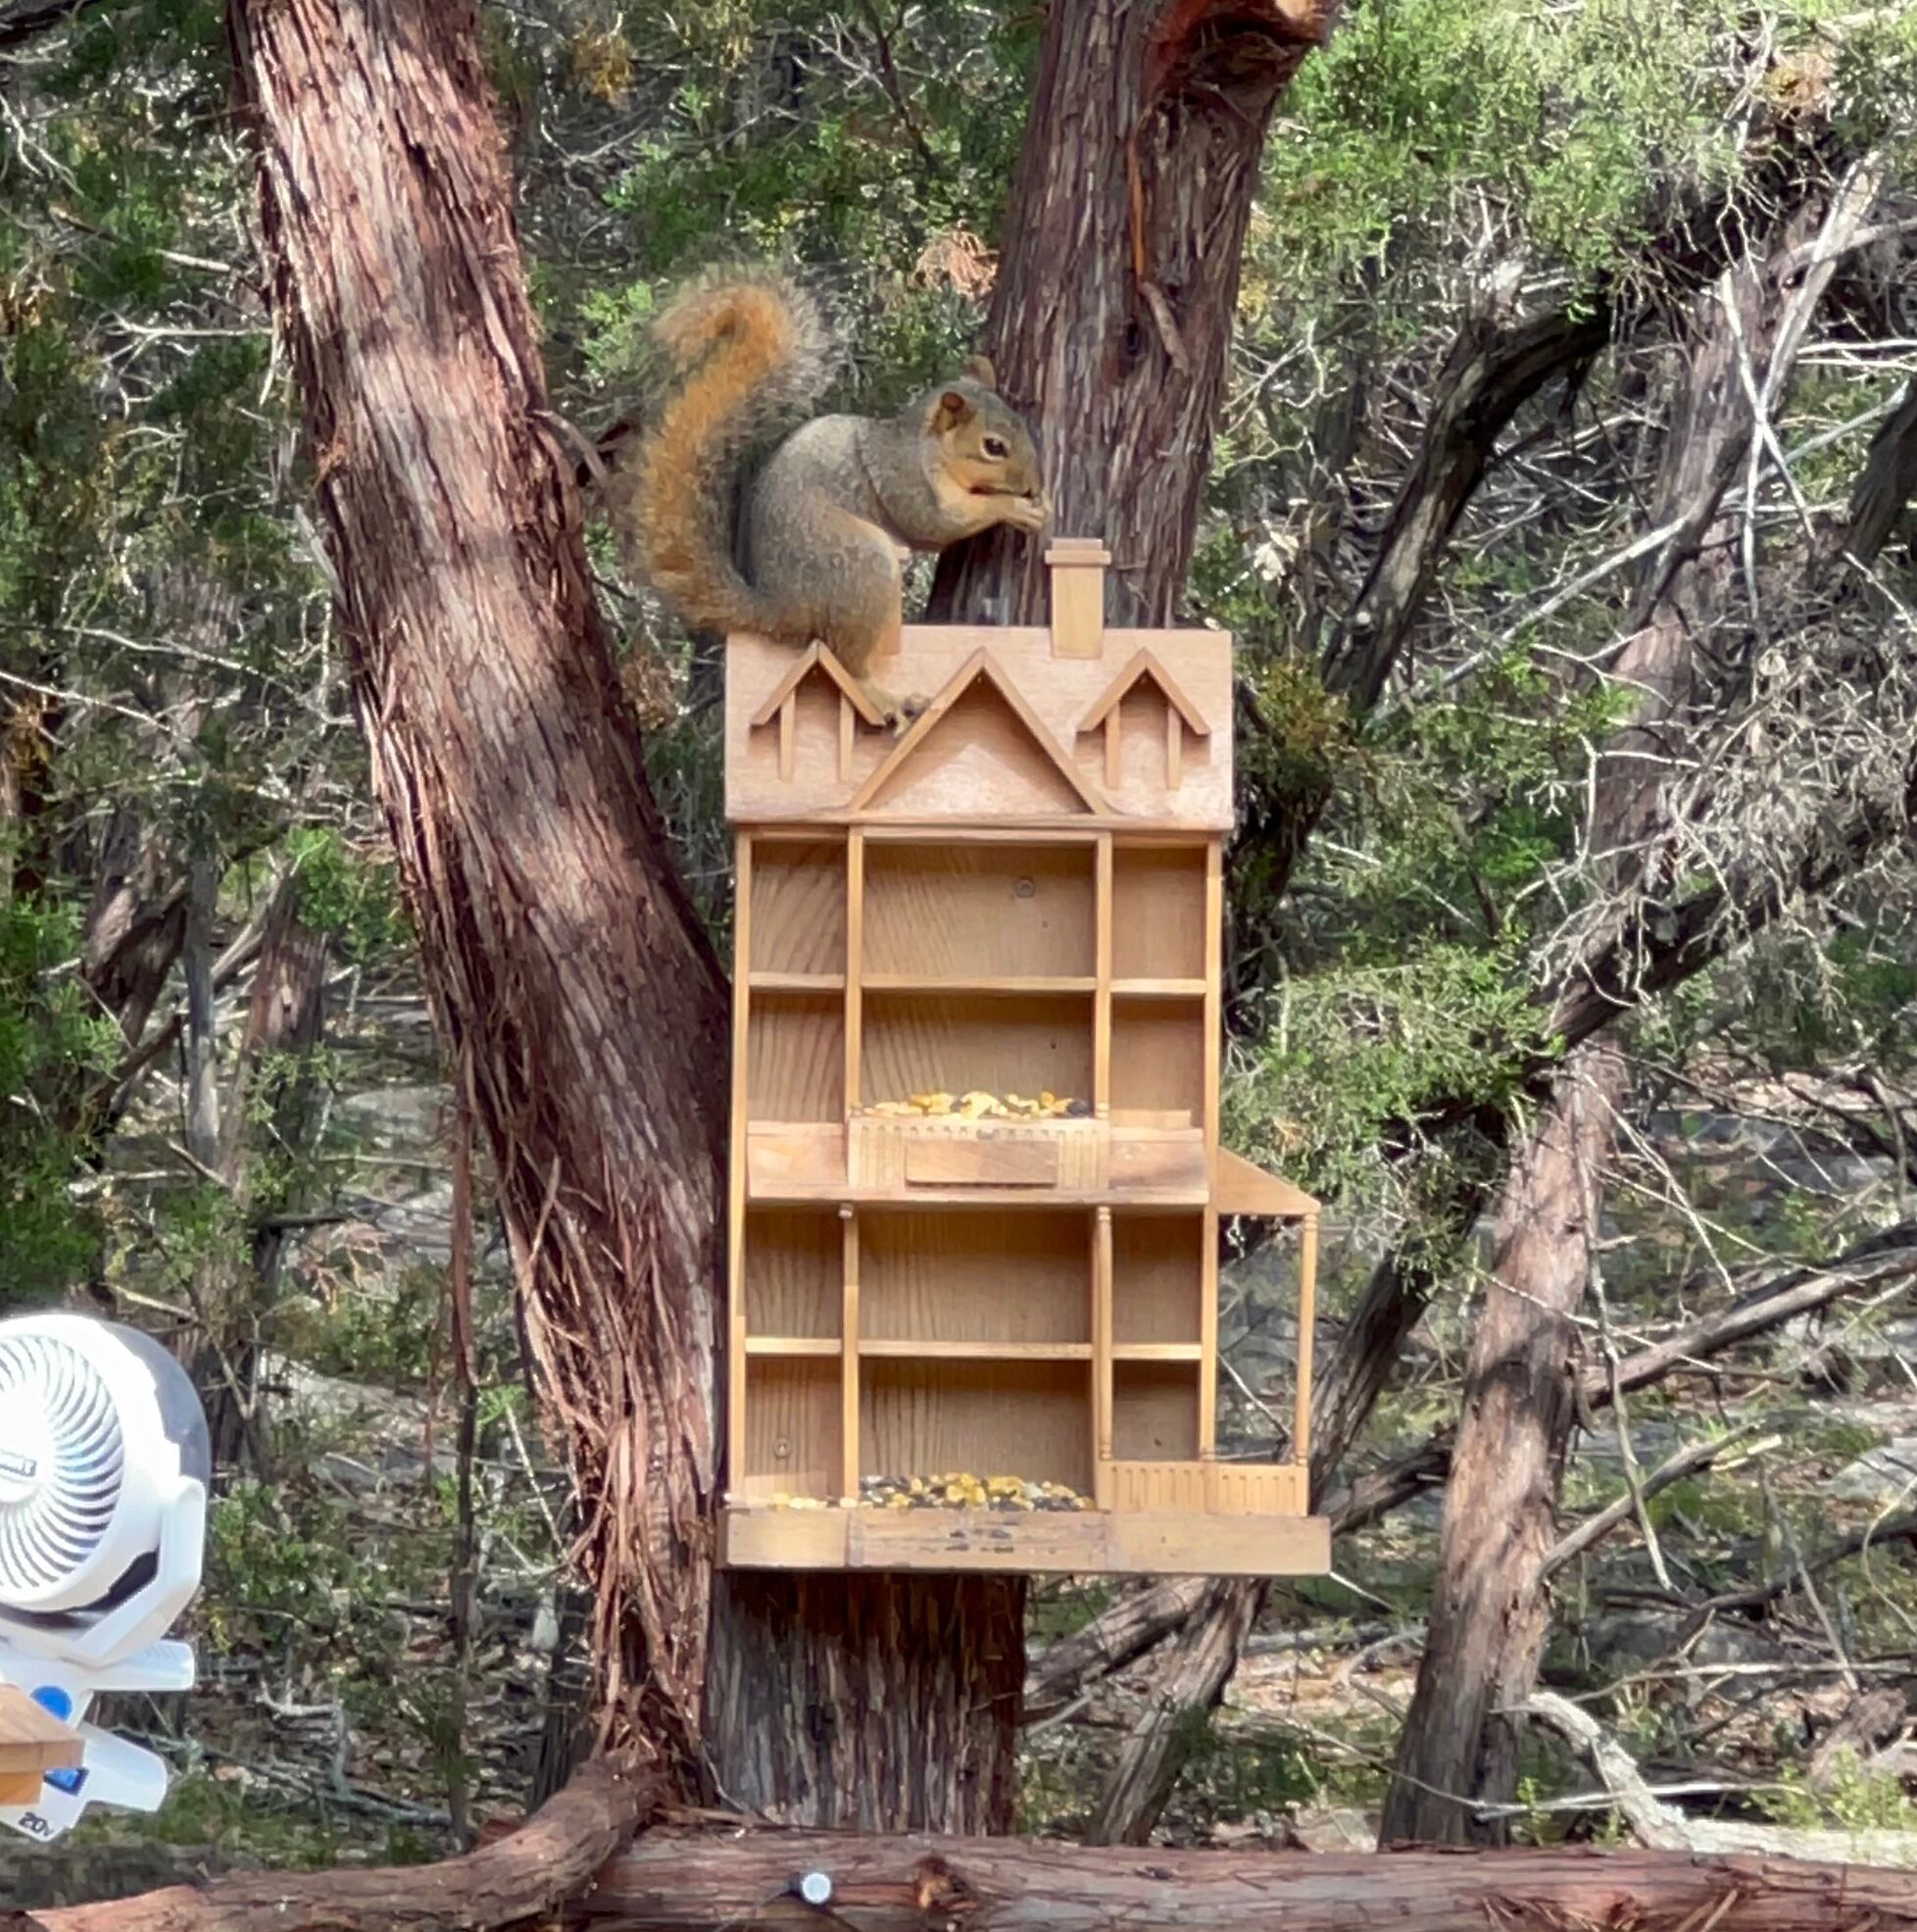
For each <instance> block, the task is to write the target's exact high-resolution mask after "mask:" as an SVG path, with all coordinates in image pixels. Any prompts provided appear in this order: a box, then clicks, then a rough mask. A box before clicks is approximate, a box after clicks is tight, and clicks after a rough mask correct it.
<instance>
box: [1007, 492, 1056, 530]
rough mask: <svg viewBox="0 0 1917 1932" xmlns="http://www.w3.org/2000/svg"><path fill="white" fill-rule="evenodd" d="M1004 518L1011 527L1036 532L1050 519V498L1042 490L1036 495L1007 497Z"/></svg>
mask: <svg viewBox="0 0 1917 1932" xmlns="http://www.w3.org/2000/svg"><path fill="white" fill-rule="evenodd" d="M1005 520H1006V521H1007V522H1008V523H1009V524H1010V525H1011V526H1012V528H1013V529H1017V530H1030V531H1032V532H1033V533H1034V534H1036V533H1037V532H1038V531H1040V530H1042V529H1044V528H1045V526H1046V524H1048V523H1049V522H1051V520H1052V499H1051V498H1050V497H1049V496H1047V495H1046V494H1045V492H1044V491H1043V490H1040V491H1039V492H1038V494H1037V495H1036V496H1013V497H1008V498H1007V499H1006V509H1005Z"/></svg>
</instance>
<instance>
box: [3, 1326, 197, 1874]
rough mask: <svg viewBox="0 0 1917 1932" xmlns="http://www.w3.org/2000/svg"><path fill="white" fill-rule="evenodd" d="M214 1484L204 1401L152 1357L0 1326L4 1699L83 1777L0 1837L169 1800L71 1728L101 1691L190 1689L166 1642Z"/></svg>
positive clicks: (121, 1757) (87, 1335) (150, 1346)
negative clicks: (99, 1805)
mask: <svg viewBox="0 0 1917 1932" xmlns="http://www.w3.org/2000/svg"><path fill="white" fill-rule="evenodd" d="M210 1468H211V1456H210V1452H209V1446H208V1441H207V1425H206V1415H205V1413H204V1412H203V1411H202V1410H201V1408H200V1401H199V1397H198V1396H197V1395H196V1394H195V1393H194V1389H193V1384H192V1382H191V1380H190V1379H189V1378H188V1376H187V1374H186V1371H185V1370H184V1369H183V1368H181V1367H180V1365H179V1363H178V1362H175V1361H174V1360H173V1359H172V1356H170V1355H168V1354H167V1352H166V1351H165V1350H164V1349H162V1348H161V1347H160V1346H159V1345H158V1344H157V1343H156V1342H154V1341H152V1340H150V1339H149V1338H148V1337H147V1336H145V1335H142V1334H140V1333H139V1332H138V1331H137V1330H135V1329H131V1328H123V1327H121V1326H119V1325H118V1324H116V1323H113V1322H106V1321H96V1320H93V1319H90V1318H89V1317H87V1316H85V1315H75V1314H29V1315H19V1316H16V1317H14V1318H12V1319H10V1320H0V1682H6V1683H9V1684H13V1685H15V1686H16V1687H17V1688H19V1689H22V1690H25V1691H26V1692H27V1694H28V1695H29V1696H31V1697H34V1698H36V1699H37V1700H38V1701H39V1702H40V1703H41V1704H42V1705H43V1706H45V1707H46V1709H49V1710H51V1711H52V1712H53V1713H54V1714H55V1715H56V1716H59V1717H62V1718H65V1719H68V1720H71V1721H73V1722H74V1723H75V1724H76V1725H77V1726H78V1728H79V1731H80V1734H81V1736H82V1737H83V1738H85V1740H86V1762H85V1765H84V1767H83V1768H82V1769H81V1770H79V1771H76V1772H57V1773H51V1774H49V1777H48V1780H47V1784H46V1786H45V1788H44V1789H43V1791H42V1794H41V1796H42V1800H43V1801H44V1802H42V1803H41V1804H38V1805H36V1806H32V1807H25V1808H13V1809H0V1823H5V1824H11V1825H13V1826H14V1827H15V1829H17V1830H22V1831H25V1832H28V1833H29V1834H30V1835H31V1836H33V1837H37V1838H49V1837H54V1836H57V1835H58V1834H59V1832H61V1831H64V1830H65V1829H66V1827H67V1826H68V1825H69V1824H71V1823H72V1822H73V1821H74V1818H76V1817H77V1816H78V1814H79V1811H80V1810H81V1808H83V1807H84V1806H85V1805H86V1804H88V1803H94V1802H106V1803H120V1804H127V1805H133V1806H136V1807H138V1808H141V1809H150V1808H152V1807H153V1806H154V1805H156V1804H157V1803H158V1802H159V1799H160V1796H161V1795H162V1794H164V1792H165V1790H166V1770H165V1766H164V1765H163V1764H162V1763H161V1762H160V1760H159V1759H156V1758H154V1757H153V1756H152V1754H151V1753H149V1752H145V1751H142V1750H140V1749H139V1748H138V1747H137V1746H134V1745H131V1744H128V1743H125V1742H124V1741H123V1740H121V1739H118V1738H114V1737H111V1736H109V1735H108V1734H107V1733H105V1732H102V1731H98V1730H96V1729H94V1728H93V1727H92V1726H90V1725H86V1724H80V1723H79V1719H80V1718H82V1717H83V1716H84V1715H85V1713H86V1709H87V1707H88V1706H89V1705H90V1704H91V1703H92V1701H93V1697H94V1695H95V1693H97V1692H99V1691H107V1690H187V1689H190V1688H191V1686H192V1683H193V1676H194V1671H193V1654H192V1652H191V1650H190V1649H189V1648H188V1647H187V1646H186V1645H184V1644H179V1643H169V1642H163V1641H161V1639H162V1638H163V1637H164V1634H165V1632H166V1630H167V1628H168V1626H169V1625H171V1624H172V1621H173V1619H174V1618H175V1617H177V1616H178V1615H179V1613H180V1611H181V1610H184V1609H185V1608H186V1606H187V1604H188V1602H189V1601H190V1600H191V1598H192V1596H193V1593H194V1591H195V1590H197V1589H198V1588H199V1584H200V1563H201V1558H202V1554H203V1552H204V1549H205V1542H206V1511H207V1478H208V1475H209V1472H210ZM82 1792H84V1794H85V1795H84V1796H83V1797H82V1796H81V1794H82Z"/></svg>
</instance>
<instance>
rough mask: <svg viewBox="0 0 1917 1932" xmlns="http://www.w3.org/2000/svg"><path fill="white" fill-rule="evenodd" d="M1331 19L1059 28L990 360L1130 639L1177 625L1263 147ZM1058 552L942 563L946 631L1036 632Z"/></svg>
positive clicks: (1103, 15) (1160, 3)
mask: <svg viewBox="0 0 1917 1932" xmlns="http://www.w3.org/2000/svg"><path fill="white" fill-rule="evenodd" d="M1337 11H1338V0H1243V3H1242V4H1238V5H1231V6H1227V5H1225V4H1222V0H1077V4H1074V5H1072V6H1057V7H1053V8H1051V9H1049V10H1048V12H1047V16H1046V26H1045V44H1044V48H1043V51H1042V53H1041V56H1040V66H1039V75H1038V85H1037V89H1036V91H1035V93H1034V95H1033V98H1032V110H1031V117H1030V119H1029V121H1028V122H1027V124H1026V127H1025V143H1024V148H1023V150H1022V152H1021V153H1020V155H1019V159H1018V173H1017V175H1016V177H1015V178H1014V180H1013V182H1012V188H1011V197H1010V202H1009V206H1008V211H1007V215H1006V233H1005V243H1004V247H1003V250H1002V251H1001V256H1000V267H999V278H998V284H997V286H996V288H995V289H994V291H993V296H992V315H991V320H990V322H989V323H988V324H987V327H986V340H985V347H986V350H987V352H988V353H989V354H990V355H991V357H992V359H993V363H994V366H995V368H996V370H997V372H998V376H999V383H1000V386H1001V388H1002V389H1003V390H1004V391H1005V393H1006V395H1007V397H1008V399H1010V400H1011V401H1012V402H1014V403H1015V404H1017V405H1018V406H1019V407H1021V408H1023V409H1026V410H1028V411H1030V412H1031V414H1032V417H1033V419H1034V427H1035V429H1036V431H1037V435H1038V442H1039V450H1040V454H1041V456H1042V458H1043V461H1044V465H1045V479H1046V484H1047V487H1048V488H1049V489H1050V491H1051V494H1052V500H1053V503H1054V505H1055V506H1056V513H1055V516H1054V518H1053V528H1054V529H1055V530H1056V531H1057V532H1058V533H1059V534H1060V535H1062V536H1102V537H1103V538H1104V539H1105V541H1106V547H1107V548H1108V549H1109V550H1110V552H1111V555H1112V569H1111V570H1110V571H1109V573H1108V574H1107V576H1106V583H1107V585H1108V586H1109V589H1108V591H1107V599H1106V601H1107V605H1108V607H1109V616H1110V619H1111V621H1112V622H1113V623H1116V624H1145V625H1155V624H1165V623H1169V622H1171V621H1172V620H1173V614H1174V612H1175V611H1176V610H1177V607H1178V603H1179V599H1180V598H1181V597H1182V596H1183V594H1184V589H1185V573H1186V570H1187V569H1188V568H1189V567H1190V564H1191V561H1192V540H1193V536H1194V533H1195V532H1196V530H1197V527H1198V516H1199V507H1200V503H1201V500H1202V497H1203V493H1204V480H1205V471H1206V469H1207V467H1208V465H1209V462H1210V457H1211V431H1212V424H1213V421H1214V420H1215V418H1216V416H1217V410H1218V402H1219V399H1220V397H1221V396H1222V395H1223V393H1224V386H1225V377H1226V372H1227V364H1228V355H1229V351H1230V347H1231V325H1232V315H1233V310H1234V309H1235V307H1236V305H1237V301H1238V282H1239V272H1240V269H1241V267H1242V263H1243V256H1244V248H1245V231H1246V227H1247V224H1248V223H1250V221H1251V216H1252V200H1253V195H1254V193H1255V192H1256V189H1257V178H1258V161H1259V158H1260V156H1261V155H1262V153H1263V151H1264V136H1265V129H1266V127H1267V126H1268V125H1269V124H1270V122H1271V116H1272V111H1273V110H1274V109H1275V108H1276V106H1277V104H1278V99H1279V96H1280V95H1281V94H1282V93H1283V92H1284V90H1285V87H1286V85H1287V83H1288V82H1289V81H1290V80H1291V77H1292V75H1293V74H1296V73H1297V72H1298V69H1299V67H1300V66H1301V65H1302V63H1303V60H1304V57H1305V56H1306V54H1307V53H1309V51H1310V50H1311V49H1312V48H1313V47H1314V46H1316V45H1317V44H1318V43H1319V41H1320V40H1322V39H1323V37H1324V36H1325V34H1326V33H1327V32H1328V31H1329V29H1330V26H1331V23H1332V20H1333V18H1334V17H1335V16H1336V14H1337ZM1044 558H1045V545H1044V542H1043V541H1038V542H1034V541H1033V540H1031V539H1030V538H1028V537H1024V536H1020V535H1016V534H1013V533H1012V532H1010V531H1007V530H1000V531H994V532H992V533H990V534H988V535H987V536H985V537H982V538H980V539H979V540H978V541H977V542H975V543H971V544H967V545H964V546H963V547H961V548H960V549H959V550H955V551H951V552H948V553H947V556H946V558H945V561H944V562H943V564H942V565H941V567H940V570H939V575H938V581H937V585H936V587H935V589H934V591H933V611H934V614H935V615H936V616H938V617H939V618H941V619H955V620H959V621H965V622H973V623H980V622H1002V623H1004V622H1021V621H1022V622H1031V621H1034V620H1036V619H1038V618H1039V617H1040V616H1041V614H1042V613H1043V612H1044V609H1045V601H1046V591H1045V561H1044Z"/></svg>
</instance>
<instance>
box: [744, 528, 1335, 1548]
mask: <svg viewBox="0 0 1917 1932" xmlns="http://www.w3.org/2000/svg"><path fill="white" fill-rule="evenodd" d="M1109 561H1110V559H1109V558H1108V557H1107V555H1106V552H1105V551H1104V549H1103V548H1102V547H1101V546H1100V545H1099V544H1097V543H1088V542H1083V541H1069V540H1059V541H1057V542H1055V543H1054V544H1053V545H1052V547H1051V548H1050V550H1049V551H1048V553H1047V562H1048V564H1049V565H1050V567H1051V570H1052V593H1053V594H1052V610H1053V620H1052V623H1051V625H1050V627H1049V628H1036V627H1034V628H1011V627H1007V628H997V627H990V626H984V627H981V626H972V625H939V624H924V625H912V626H909V627H907V629H906V630H905V631H904V633H903V635H902V636H901V639H900V642H899V646H898V649H897V651H896V652H895V653H894V654H893V655H892V656H890V657H886V658H880V659H878V660H876V661H875V662H874V663H873V665H872V668H871V676H872V680H873V682H874V683H875V684H877V685H879V686H880V687H882V688H884V689H886V690H889V691H892V692H895V693H897V694H899V695H900V696H901V697H908V696H915V697H918V698H921V699H922V700H923V701H924V704H923V709H922V710H921V711H920V712H919V714H918V716H917V717H916V718H915V719H914V721H913V722H912V723H911V724H910V726H909V728H908V729H907V730H906V731H904V732H903V734H899V733H895V732H894V731H892V730H891V729H890V728H888V727H887V726H886V725H885V724H884V723H883V722H882V720H881V719H880V718H879V715H878V713H877V711H876V709H875V708H874V707H873V706H872V705H871V704H870V702H869V701H868V700H867V699H866V698H865V695H864V693H863V691H862V690H860V687H859V686H858V685H857V684H855V683H854V682H853V681H852V680H851V679H850V678H848V677H846V676H845V674H844V673H843V671H842V670H841V669H840V667H839V666H838V664H837V663H836V662H835V661H834V660H833V659H832V657H831V656H830V655H829V654H825V653H821V652H819V651H817V650H813V651H809V652H807V653H805V654H804V655H803V656H800V657H798V658H795V657H794V655H793V653H792V652H791V650H790V649H786V648H781V647H778V646H775V645H772V644H769V643H767V642H765V641H764V640H763V639H761V638H756V637H751V636H736V637H734V638H732V639H731V640H730V642H729V644H728V646H727V654H726V709H725V789H726V816H727V818H728V820H729V821H730V822H731V824H732V825H733V827H734V828H735V832H736V836H737V852H738V872H737V904H738V915H737V928H736V947H737V958H736V977H735V980H734V988H735V991H734V1000H733V1073H732V1080H733V1084H732V1158H731V1221H730V1244H729V1292H730V1350H729V1362H728V1374H727V1382H728V1396H729V1401H728V1410H727V1413H728V1425H727V1445H726V1447H727V1455H728V1459H729V1487H728V1494H727V1498H726V1508H725V1511H724V1541H723V1554H724V1560H726V1561H727V1562H729V1563H731V1564H733V1565H735V1566H740V1567H761V1568H763V1567H770V1568H791V1569H930V1570H968V1569H969V1570H1083V1571H1097V1570H1121V1571H1162V1572H1181V1571H1184V1572H1201V1573H1217V1574H1231V1575H1251V1576H1258V1575H1278V1574H1292V1575H1297V1574H1316V1573H1321V1572H1323V1571H1324V1570H1325V1569H1327V1568H1328V1567H1329V1563H1330V1538H1329V1534H1328V1527H1327V1525H1326V1523H1325V1521H1324V1520H1323V1519H1322V1518H1320V1517H1315V1516H1313V1515H1311V1514H1310V1512H1309V1497H1308V1495H1307V1491H1306V1459H1307V1457H1308V1455H1309V1413H1310V1376H1311V1316H1312V1293H1313V1285H1314V1274H1315V1270H1316V1251H1317V1212H1318V1210H1317V1203H1316V1202H1315V1201H1313V1200H1311V1199H1310V1197H1309V1196H1307V1195H1305V1194H1303V1193H1301V1192H1300V1191H1299V1190H1298V1189H1297V1188H1295V1187H1293V1186H1292V1185H1290V1183H1288V1182H1286V1181H1284V1180H1281V1179H1279V1178H1278V1177H1277V1176H1275V1175H1272V1174H1267V1173H1263V1172H1261V1171H1259V1170H1258V1169H1257V1168H1255V1167H1253V1165H1251V1164H1250V1163H1248V1162H1246V1161H1243V1160H1241V1159H1240V1158H1239V1157H1238V1156H1236V1155H1234V1154H1231V1153H1228V1152H1226V1151H1225V1150H1224V1149H1222V1148H1221V1147H1220V1146H1219V1145H1218V1072H1219V1049H1220V1041H1221V1031H1222V1028H1221V1022H1220V1010H1219V980H1220V953H1221V948H1222V919H1221V904H1220V876H1221V863H1222V857H1223V850H1224V841H1225V838H1226V836H1227V834H1228V833H1229V832H1230V830H1231V823H1232V733H1231V725H1232V669H1231V639H1230V637H1229V636H1228V635H1227V634H1225V633H1224V632H1222V631H1216V630H1151V631H1129V630H1107V629H1106V626H1105V623H1104V617H1103V612H1104V571H1105V567H1106V565H1107V564H1108V563H1109ZM967 1094H976V1095H980V1096H984V1095H991V1096H997V1097H999V1098H1000V1099H1001V1100H1002V1101H1006V1100H1007V1097H1008V1096H1013V1095H1016V1096H1020V1097H1024V1098H1023V1101H1022V1102H1021V1106H1022V1107H1023V1108H1025V1109H1026V1110H1029V1105H1030V1102H1031V1101H1033V1100H1036V1099H1040V1098H1041V1097H1043V1096H1046V1095H1050V1096H1052V1097H1053V1103H1052V1105H1053V1108H1054V1109H1055V1110H1056V1109H1058V1108H1060V1107H1061V1105H1062V1103H1063V1102H1064V1101H1065V1100H1066V1099H1067V1098H1068V1099H1069V1100H1070V1101H1071V1102H1073V1103H1074V1105H1073V1106H1072V1108H1071V1109H1070V1112H1069V1114H1068V1115H1058V1116H1057V1117H1053V1116H1051V1115H1048V1116H1047V1117H1029V1115H1028V1111H1027V1112H1020V1113H1018V1114H1014V1115H1011V1116H1009V1117H1008V1116H1002V1115H996V1114H993V1115H979V1116H976V1117H967V1116H966V1115H965V1113H964V1111H963V1109H962V1107H961V1106H960V1105H959V1102H960V1101H961V1100H962V1097H964V1096H965V1095H967ZM926 1095H949V1096H952V1097H953V1111H952V1112H950V1113H945V1112H936V1113H933V1114H930V1115H927V1114H923V1113H911V1112H907V1111H905V1105H904V1104H906V1103H909V1102H910V1101H911V1100H912V1097H914V1096H920V1097H923V1096H926ZM1007 1104H1008V1105H1010V1104H1011V1103H1009V1102H1008V1101H1007ZM932 1105H933V1106H935V1107H936V1103H932ZM975 1105H976V1103H975ZM1227 1214H1263V1215H1273V1216H1283V1217H1289V1218H1296V1219H1299V1220H1301V1221H1302V1222H1303V1239H1302V1242H1301V1247H1300V1259H1301V1279H1300V1286H1299V1309H1298V1316H1299V1324H1298V1332H1299V1377H1298V1387H1297V1391H1296V1412H1295V1413H1296V1421H1295V1424H1294V1428H1293V1436H1292V1443H1291V1454H1292V1457H1293V1460H1292V1461H1288V1462H1278V1463H1264V1464H1253V1463H1245V1462H1235V1461H1220V1460H1218V1458H1217V1455H1216V1426H1217V1377H1218V1222H1219V1219H1220V1217H1221V1216H1223V1215H1227ZM955 1470H966V1471H972V1472H975V1473H976V1474H977V1475H978V1476H980V1477H988V1476H992V1475H1001V1474H1004V1475H1015V1476H1017V1477H1020V1478H1023V1479H1026V1480H1027V1481H1031V1482H1039V1483H1052V1484H1058V1485H1064V1486H1066V1487H1068V1488H1069V1489H1071V1490H1074V1491H1077V1492H1078V1493H1079V1494H1080V1495H1082V1496H1084V1497H1086V1498H1088V1499H1090V1503H1091V1506H1092V1507H1089V1508H1084V1509H1064V1510H1060V1509H1050V1510H1046V1509H1034V1510H1029V1511H1027V1510H1023V1509H1020V1508H1016V1507H1013V1508H981V1507H959V1508H952V1507H940V1508H910V1507H908V1508H899V1507H892V1508H881V1507H873V1505H872V1502H871V1500H870V1499H869V1497H867V1498H866V1499H865V1500H864V1501H861V1494H862V1493H863V1485H864V1480H865V1479H868V1478H872V1477H885V1478H891V1479H895V1480H897V1481H898V1482H901V1483H903V1482H905V1481H907V1480H909V1478H911V1477H913V1476H917V1477H921V1478H930V1477H932V1476H935V1475H940V1474H944V1473H947V1472H950V1471H955Z"/></svg>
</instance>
